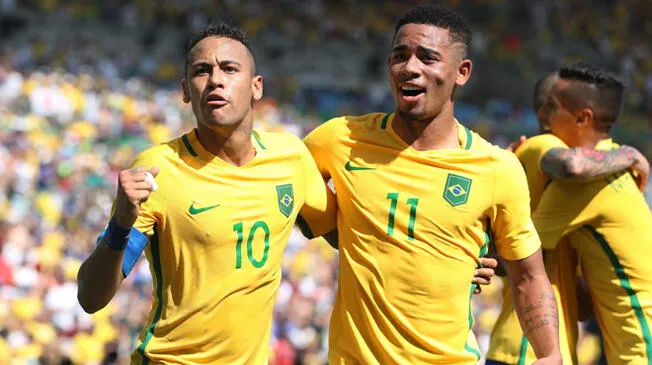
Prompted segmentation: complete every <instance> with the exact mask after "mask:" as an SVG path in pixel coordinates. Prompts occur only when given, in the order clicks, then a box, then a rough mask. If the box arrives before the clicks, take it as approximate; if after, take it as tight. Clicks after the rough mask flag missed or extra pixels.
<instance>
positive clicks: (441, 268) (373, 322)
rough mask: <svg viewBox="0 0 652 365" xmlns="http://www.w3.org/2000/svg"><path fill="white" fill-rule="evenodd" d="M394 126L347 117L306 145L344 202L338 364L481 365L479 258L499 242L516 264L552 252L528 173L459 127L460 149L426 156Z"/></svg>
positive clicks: (375, 118) (336, 314) (335, 337)
mask: <svg viewBox="0 0 652 365" xmlns="http://www.w3.org/2000/svg"><path fill="white" fill-rule="evenodd" d="M392 120H393V115H386V114H369V115H365V116H361V117H341V118H335V119H333V120H330V121H328V122H326V123H325V124H323V125H322V126H320V127H318V128H317V129H316V130H314V131H313V132H312V133H311V134H310V135H308V136H307V137H306V139H305V140H304V142H305V143H306V145H307V146H308V149H309V150H310V152H311V153H312V154H313V157H314V158H315V161H316V162H317V166H318V168H319V169H320V172H321V173H322V176H324V177H325V178H328V177H331V178H332V179H333V183H334V187H335V191H336V194H337V201H338V229H339V245H340V276H339V283H338V284H339V287H338V293H337V297H336V302H335V306H334V309H333V314H332V318H331V326H330V351H329V363H330V364H359V363H362V364H389V363H395V364H408V363H409V364H475V363H476V362H477V361H478V359H479V358H480V353H479V351H478V346H477V343H476V342H475V338H474V336H473V333H472V332H471V328H472V326H473V316H472V315H471V310H470V309H471V308H470V298H471V295H472V292H473V286H472V284H471V280H472V278H473V270H474V269H475V268H476V266H477V265H478V263H479V257H480V256H482V255H484V254H485V253H486V252H487V249H488V245H489V244H490V242H491V241H492V240H493V243H494V244H495V246H496V249H497V250H498V252H499V253H500V255H501V256H502V257H503V258H505V259H508V260H519V259H523V258H526V257H528V256H530V255H532V254H533V253H535V252H536V251H537V250H538V249H539V247H540V242H539V239H538V236H537V234H536V232H535V230H534V226H533V225H532V222H531V220H530V200H529V193H528V187H527V183H526V180H525V174H524V172H523V168H522V167H521V165H520V163H519V162H518V160H517V159H516V157H515V156H514V155H513V154H512V153H511V152H507V151H505V150H502V149H500V148H498V147H496V146H493V145H491V144H490V143H488V142H486V141H485V140H483V139H482V138H480V137H479V136H478V135H477V134H475V133H473V132H471V131H469V130H468V129H466V128H465V127H464V126H462V125H460V124H458V123H457V128H458V140H459V143H460V147H459V148H458V149H441V150H433V151H418V150H416V149H414V148H412V147H410V146H409V145H407V144H406V143H405V142H404V141H403V140H402V139H401V138H400V137H399V136H398V134H396V132H395V131H394V130H393V128H392Z"/></svg>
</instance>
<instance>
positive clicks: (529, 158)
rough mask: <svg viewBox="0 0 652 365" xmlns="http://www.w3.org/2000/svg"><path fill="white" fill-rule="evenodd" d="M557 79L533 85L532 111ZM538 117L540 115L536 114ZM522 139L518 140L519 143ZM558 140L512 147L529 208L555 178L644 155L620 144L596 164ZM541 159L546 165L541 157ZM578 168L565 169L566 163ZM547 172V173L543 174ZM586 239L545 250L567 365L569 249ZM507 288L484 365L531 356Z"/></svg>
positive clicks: (573, 264) (571, 300)
mask: <svg viewBox="0 0 652 365" xmlns="http://www.w3.org/2000/svg"><path fill="white" fill-rule="evenodd" d="M556 79H557V75H556V73H555V74H552V75H550V76H548V77H546V78H545V79H543V80H541V81H540V82H539V83H537V85H536V87H535V104H534V110H535V111H539V110H540V109H541V107H542V106H543V104H544V102H545V101H546V99H547V98H548V95H549V93H550V90H551V89H552V86H553V85H554V83H555V81H556ZM538 115H539V116H542V113H538ZM539 119H540V122H541V124H540V127H541V131H542V132H544V131H546V130H548V129H549V127H548V126H547V125H546V123H545V119H544V117H543V116H542V117H541V118H539ZM521 142H522V141H521ZM559 144H560V143H559V139H558V138H557V137H555V136H553V135H550V134H543V135H541V136H537V137H533V138H530V139H528V140H526V141H525V142H524V143H522V144H521V145H520V146H519V147H518V149H517V150H516V154H517V156H518V157H519V160H520V161H521V163H522V164H523V166H524V168H525V171H526V176H527V180H528V185H529V187H530V197H531V206H532V210H533V211H534V212H536V211H537V206H538V203H539V200H540V199H541V196H542V194H543V192H544V190H545V189H546V188H547V187H548V186H549V184H550V183H551V182H552V177H554V178H555V179H556V180H559V181H564V180H572V179H574V180H579V179H584V180H585V181H590V180H592V179H595V178H596V177H599V176H603V175H605V174H611V173H616V172H619V171H622V170H624V169H626V168H628V167H634V168H636V167H637V166H638V165H639V161H642V162H645V158H644V157H643V156H642V155H641V154H640V153H638V151H635V150H634V149H632V148H631V147H626V146H622V147H620V148H618V149H615V150H613V151H611V152H609V153H608V154H606V155H605V160H606V161H605V162H606V164H603V165H599V164H595V163H592V162H593V156H594V154H595V153H596V151H595V150H594V149H593V148H587V149H586V150H584V152H583V151H582V149H581V148H579V147H578V148H576V149H574V150H573V151H569V152H570V153H566V154H557V155H555V156H550V155H547V153H552V154H555V153H556V151H555V150H554V148H556V147H558V146H559ZM543 160H545V163H546V164H545V166H543V165H542V161H543ZM571 165H573V166H575V167H576V168H573V169H568V168H567V167H568V166H571ZM544 171H546V172H544ZM558 204H563V206H564V208H565V209H566V208H568V207H569V206H570V205H573V204H580V205H579V206H578V207H577V208H579V209H581V208H582V207H583V206H584V205H585V204H584V203H583V202H581V201H577V200H571V201H564V202H563V203H558ZM584 240H585V238H584V237H583V236H582V235H580V234H577V233H572V234H570V235H568V236H567V237H566V238H565V239H564V240H563V241H562V242H561V243H560V244H558V245H557V247H556V249H555V250H547V251H546V252H545V256H544V262H545V265H546V271H547V272H548V276H549V278H550V281H551V283H552V285H553V289H554V290H555V294H556V295H557V300H558V303H559V307H560V309H559V312H560V315H559V318H560V347H561V350H562V356H563V359H564V362H565V363H568V364H573V363H577V359H576V355H575V347H576V343H577V319H578V316H579V314H578V298H577V297H576V296H575V292H576V279H577V275H576V271H577V261H578V260H577V255H576V253H575V251H574V250H573V249H572V247H571V242H572V244H574V245H577V244H582V242H583V241H584ZM511 296H512V293H511V290H510V288H509V286H506V287H505V288H504V289H503V308H502V311H501V314H500V316H499V318H498V320H497V322H496V324H495V326H494V329H493V332H492V335H491V342H490V348H489V351H488V352H487V359H488V360H487V362H486V364H487V365H498V364H519V365H520V364H529V363H531V362H532V361H533V360H534V359H535V357H534V353H533V351H532V348H531V347H530V346H528V342H527V339H526V338H525V337H524V336H523V335H522V331H521V329H520V327H519V325H518V319H517V318H516V313H515V312H514V307H513V305H512V303H511Z"/></svg>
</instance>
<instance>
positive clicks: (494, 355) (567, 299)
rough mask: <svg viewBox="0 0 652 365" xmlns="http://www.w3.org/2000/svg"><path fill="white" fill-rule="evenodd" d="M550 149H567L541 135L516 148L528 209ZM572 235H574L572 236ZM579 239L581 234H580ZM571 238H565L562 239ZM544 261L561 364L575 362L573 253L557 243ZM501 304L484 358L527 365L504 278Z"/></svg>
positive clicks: (537, 195)
mask: <svg viewBox="0 0 652 365" xmlns="http://www.w3.org/2000/svg"><path fill="white" fill-rule="evenodd" d="M552 148H564V149H566V148H568V146H566V144H564V143H563V142H562V141H561V140H560V139H559V138H557V137H555V136H553V135H551V134H543V135H539V136H535V137H532V138H529V139H528V140H526V141H525V142H524V143H523V144H522V145H521V146H520V147H519V148H518V149H517V150H516V152H515V153H516V156H517V157H518V159H519V160H520V161H521V164H522V165H523V169H524V170H525V175H526V178H527V181H528V185H529V187H530V199H531V206H532V210H533V211H535V212H536V209H537V206H538V204H539V201H540V199H541V195H542V194H543V192H544V190H545V189H546V187H547V186H548V184H550V182H551V180H550V178H549V177H548V176H547V175H545V174H544V173H543V171H542V170H541V159H542V157H543V156H544V155H545V154H546V152H548V151H549V150H550V149H552ZM573 236H576V235H573ZM580 238H581V237H580ZM570 239H573V237H569V238H568V239H567V240H566V241H568V240H570ZM544 264H545V267H546V272H547V274H548V278H549V279H550V283H551V284H552V289H553V291H554V293H555V296H556V298H557V304H558V309H559V311H558V313H559V344H560V350H561V354H562V359H563V361H564V363H565V364H576V363H577V356H576V351H575V347H576V344H577V336H578V328H577V318H578V314H577V297H576V292H575V291H576V281H577V280H576V277H577V274H576V272H577V265H578V260H577V255H576V253H575V251H574V250H573V249H572V248H571V246H570V243H569V242H564V243H561V244H560V245H559V246H557V249H555V250H546V251H545V252H544ZM502 293H503V306H502V309H501V312H500V315H499V316H498V319H497V320H496V323H495V325H494V328H493V330H492V332H491V339H490V342H489V350H488V351H487V355H486V356H487V359H490V360H494V361H498V362H502V363H505V364H514V365H522V364H531V363H532V362H534V361H535V360H536V355H535V354H534V350H533V349H532V346H530V344H529V343H528V341H527V338H526V337H525V336H524V335H523V330H522V329H521V325H520V323H519V320H518V316H517V314H516V311H515V309H514V302H513V298H512V288H511V285H510V281H509V279H508V278H504V286H503V292H502Z"/></svg>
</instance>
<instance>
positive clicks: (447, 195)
mask: <svg viewBox="0 0 652 365" xmlns="http://www.w3.org/2000/svg"><path fill="white" fill-rule="evenodd" d="M470 192H471V179H469V178H466V177H464V176H460V175H455V174H448V177H447V178H446V186H445V187H444V199H445V200H446V201H447V202H448V204H450V205H452V206H454V207H456V206H458V205H462V204H465V203H466V202H467V201H468V200H469V193H470Z"/></svg>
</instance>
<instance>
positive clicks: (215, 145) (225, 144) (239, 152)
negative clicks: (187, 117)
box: [197, 123, 256, 166]
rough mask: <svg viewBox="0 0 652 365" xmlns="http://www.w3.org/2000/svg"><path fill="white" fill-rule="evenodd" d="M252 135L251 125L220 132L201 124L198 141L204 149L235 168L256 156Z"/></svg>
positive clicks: (198, 129) (220, 130) (242, 125)
mask: <svg viewBox="0 0 652 365" xmlns="http://www.w3.org/2000/svg"><path fill="white" fill-rule="evenodd" d="M251 133H252V128H251V124H250V123H248V124H246V125H245V124H240V125H238V126H236V127H235V128H229V129H227V128H223V129H218V130H216V129H212V128H208V127H206V126H202V125H201V124H200V125H198V126H197V139H198V140H199V143H201V145H202V147H204V149H205V150H206V151H208V152H210V153H212V154H213V155H215V156H217V157H219V158H220V159H222V160H224V161H225V162H227V163H229V164H231V165H234V166H242V165H244V164H246V163H247V162H249V161H251V159H253V158H254V157H255V156H256V150H255V149H254V146H253V145H252V144H251Z"/></svg>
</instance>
